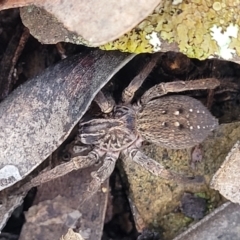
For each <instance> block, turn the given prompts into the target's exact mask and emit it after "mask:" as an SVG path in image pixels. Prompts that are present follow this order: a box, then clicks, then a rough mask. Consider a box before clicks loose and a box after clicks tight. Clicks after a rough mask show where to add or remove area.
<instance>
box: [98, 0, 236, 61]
mask: <svg viewBox="0 0 240 240" xmlns="http://www.w3.org/2000/svg"><path fill="white" fill-rule="evenodd" d="M239 11H240V0H217V1H216V0H215V1H214V0H192V1H186V0H182V1H169V0H163V1H162V2H161V3H160V4H159V5H158V7H157V8H156V9H155V10H154V12H153V13H152V14H151V15H150V16H149V17H147V18H146V19H145V20H144V21H142V22H141V23H140V24H139V25H138V26H137V27H136V28H134V29H133V30H132V31H130V32H128V33H127V34H125V35H124V36H122V37H121V38H119V39H117V40H115V41H113V42H110V43H108V44H106V45H103V46H102V47H101V48H102V49H106V50H114V49H119V50H121V51H127V52H134V53H142V52H156V51H159V50H161V41H163V40H165V41H167V42H168V43H173V42H175V43H177V45H178V48H179V51H180V52H182V53H184V54H186V55H187V56H188V57H194V58H198V59H206V58H208V57H210V56H213V55H218V56H220V57H222V58H224V59H231V58H232V57H233V56H234V55H235V54H237V55H238V56H240V47H239V46H240V31H239V30H238V29H239V26H240V17H239ZM216 29H218V30H219V31H218V32H221V33H222V36H224V37H226V41H227V42H226V43H225V44H222V45H219V41H220V40H218V39H216V37H220V38H221V36H220V34H218V35H216V31H215V32H214V30H216ZM229 29H232V30H234V33H233V34H230V35H226V34H227V33H229ZM152 34H154V38H155V41H153V38H151V37H150V36H153V35H152ZM157 37H158V41H156V38H157ZM159 43H160V44H159Z"/></svg>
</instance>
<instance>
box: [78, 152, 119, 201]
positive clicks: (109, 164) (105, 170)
mask: <svg viewBox="0 0 240 240" xmlns="http://www.w3.org/2000/svg"><path fill="white" fill-rule="evenodd" d="M118 156H119V152H115V153H113V152H108V153H107V154H106V156H105V158H104V160H103V165H102V166H101V167H100V168H99V169H98V170H97V171H95V172H92V173H91V176H92V178H93V180H92V181H91V182H90V184H89V186H88V189H87V191H86V192H85V193H84V195H83V199H84V201H86V200H87V199H89V198H90V197H92V196H93V194H94V193H96V192H97V191H98V189H99V188H100V187H101V184H102V183H103V182H104V181H105V180H106V179H108V178H109V177H110V175H111V174H112V172H113V170H114V168H115V165H116V161H117V159H118Z"/></svg>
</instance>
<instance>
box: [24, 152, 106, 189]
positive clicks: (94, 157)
mask: <svg viewBox="0 0 240 240" xmlns="http://www.w3.org/2000/svg"><path fill="white" fill-rule="evenodd" d="M103 154H104V152H102V151H100V150H98V149H93V150H92V151H91V152H89V153H88V155H87V156H77V157H73V158H72V159H71V160H70V161H69V162H67V163H63V164H60V165H58V166H56V167H55V168H53V169H51V170H49V171H46V172H43V173H41V174H39V175H38V176H37V177H35V178H33V179H31V180H30V181H29V182H28V183H26V184H25V185H23V188H21V189H20V190H21V192H23V191H27V190H29V189H30V188H32V187H36V186H39V185H40V184H43V183H45V182H49V181H51V180H53V179H56V178H59V177H61V176H64V175H66V174H67V173H69V172H72V171H73V170H78V169H82V168H86V167H90V166H92V165H94V164H96V163H97V162H98V161H99V159H100V158H101V157H102V156H103Z"/></svg>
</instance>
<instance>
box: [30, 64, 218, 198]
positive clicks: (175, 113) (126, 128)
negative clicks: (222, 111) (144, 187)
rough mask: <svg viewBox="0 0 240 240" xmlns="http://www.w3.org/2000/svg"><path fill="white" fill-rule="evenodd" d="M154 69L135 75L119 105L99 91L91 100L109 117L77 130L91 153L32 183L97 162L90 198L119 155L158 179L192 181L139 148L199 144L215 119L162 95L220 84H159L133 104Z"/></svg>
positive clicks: (192, 102) (184, 100)
mask: <svg viewBox="0 0 240 240" xmlns="http://www.w3.org/2000/svg"><path fill="white" fill-rule="evenodd" d="M154 65H155V64H153V62H151V63H150V64H148V65H147V66H146V67H145V69H144V71H145V72H144V73H145V74H142V75H143V76H142V77H141V79H140V80H139V76H138V77H136V78H135V79H133V81H132V82H131V83H130V85H129V86H128V87H127V88H126V89H125V90H124V92H123V95H122V102H121V103H120V104H118V105H116V104H115V102H114V100H113V99H111V98H109V97H107V98H106V97H105V96H104V95H103V93H102V92H99V93H98V94H97V96H96V98H95V101H96V102H97V103H98V105H99V106H100V108H101V110H102V111H103V112H105V113H108V114H105V116H104V117H102V118H97V119H91V120H89V121H83V122H81V123H80V128H79V136H78V139H79V140H80V142H81V144H84V145H85V146H91V150H90V152H89V153H88V154H87V156H82V155H81V154H80V155H79V156H76V154H75V155H74V156H73V158H72V159H71V160H70V161H69V162H67V163H64V164H62V165H60V166H57V167H56V168H54V169H53V170H51V171H50V172H47V173H44V174H42V175H40V176H38V177H37V178H35V179H33V180H32V182H31V184H32V185H37V184H39V182H44V181H47V180H49V179H52V178H56V177H59V176H62V175H64V174H66V173H67V172H69V171H72V170H75V169H79V168H84V167H87V166H91V165H93V164H95V163H97V162H99V160H101V161H102V165H101V167H100V168H99V169H98V170H97V171H96V172H93V173H92V177H93V180H92V183H91V184H90V186H89V192H88V193H87V195H91V194H92V193H94V192H95V191H96V190H97V189H98V188H99V187H100V185H101V183H103V181H105V180H106V179H107V178H108V177H109V176H110V174H111V173H112V171H113V169H114V167H115V163H116V160H117V159H118V157H119V155H121V157H122V158H123V159H129V160H132V161H134V162H136V163H137V164H139V165H141V166H142V167H144V168H145V169H147V170H148V171H150V172H151V173H152V174H154V175H157V176H159V177H163V178H167V179H175V180H178V181H180V182H181V181H182V182H187V181H191V180H192V179H189V178H187V177H184V176H182V175H179V174H176V173H173V172H171V171H169V170H166V169H165V168H164V167H163V166H162V165H161V164H160V163H158V162H156V161H155V160H153V159H151V158H150V157H148V156H146V155H145V154H144V153H143V152H142V151H141V148H140V147H141V143H142V142H143V141H145V140H146V141H149V142H152V143H155V144H157V145H160V146H163V147H166V148H174V149H180V148H189V147H193V146H194V145H196V144H198V143H200V142H202V141H203V140H204V139H205V138H206V137H207V136H208V135H209V133H210V132H211V131H212V130H214V129H215V128H216V127H217V126H218V121H217V119H215V117H213V116H212V115H211V113H210V112H209V111H208V109H207V108H206V107H205V106H203V104H202V103H201V102H199V101H198V100H196V99H194V98H191V97H188V96H181V95H172V96H166V97H162V96H163V95H165V94H167V93H168V92H181V91H186V90H195V89H213V88H215V87H217V86H218V85H219V81H218V80H216V79H200V80H193V81H187V82H184V81H176V82H170V83H161V84H158V85H156V86H154V87H152V88H150V89H149V90H148V91H146V92H145V93H144V94H143V96H142V97H141V99H139V100H138V102H137V104H135V105H132V104H131V101H132V99H133V96H134V93H135V92H136V90H137V89H138V88H139V87H140V85H141V84H142V82H143V80H144V79H145V77H144V75H146V74H147V73H149V72H150V71H151V70H152V68H153V66H154ZM80 152H81V151H80ZM193 181H194V179H193Z"/></svg>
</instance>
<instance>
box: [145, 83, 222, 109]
mask: <svg viewBox="0 0 240 240" xmlns="http://www.w3.org/2000/svg"><path fill="white" fill-rule="evenodd" d="M219 85H220V82H219V81H218V80H217V79H216V78H206V79H199V80H190V81H175V82H167V83H160V84H158V85H155V86H154V87H152V88H150V89H149V90H148V91H146V92H145V93H144V94H143V96H142V98H141V102H142V103H143V104H146V103H147V102H149V101H150V100H152V99H154V98H157V97H160V96H163V95H165V94H167V93H169V92H184V91H189V90H200V89H201V90H205V89H214V88H216V87H218V86H219Z"/></svg>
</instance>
